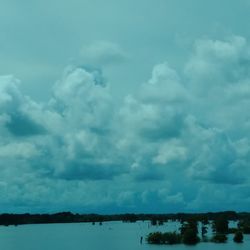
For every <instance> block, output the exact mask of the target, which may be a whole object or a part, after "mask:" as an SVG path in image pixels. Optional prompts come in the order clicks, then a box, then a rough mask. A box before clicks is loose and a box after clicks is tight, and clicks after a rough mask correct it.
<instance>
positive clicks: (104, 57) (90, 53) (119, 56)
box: [81, 41, 128, 66]
mask: <svg viewBox="0 0 250 250" xmlns="http://www.w3.org/2000/svg"><path fill="white" fill-rule="evenodd" d="M81 56H82V60H83V62H84V63H86V64H90V65H99V66H106V65H115V64H117V63H122V62H124V61H125V60H127V58H128V55H127V54H126V53H125V52H124V51H123V49H122V48H121V47H120V46H119V45H118V44H116V43H113V42H109V41H96V42H94V43H91V44H90V45H84V46H83V47H82V49H81Z"/></svg>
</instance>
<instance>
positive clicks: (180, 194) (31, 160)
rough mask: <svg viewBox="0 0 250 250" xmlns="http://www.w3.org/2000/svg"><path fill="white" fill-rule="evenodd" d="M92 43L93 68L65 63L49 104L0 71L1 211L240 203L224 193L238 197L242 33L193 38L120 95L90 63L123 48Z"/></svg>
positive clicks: (244, 178)
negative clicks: (182, 60)
mask: <svg viewBox="0 0 250 250" xmlns="http://www.w3.org/2000/svg"><path fill="white" fill-rule="evenodd" d="M95 46H97V45H95ZM98 46H99V49H97V50H95V49H93V51H97V52H98V53H97V52H96V53H97V54H95V53H94V52H93V51H92V52H91V53H92V54H91V53H90V55H91V56H90V57H92V58H95V59H94V60H93V63H97V66H96V67H95V66H91V67H90V66H72V65H71V66H68V67H67V68H66V69H65V70H64V72H63V74H62V77H61V78H60V79H59V80H58V81H57V82H56V83H55V84H54V86H53V91H52V92H53V93H52V96H51V98H50V100H49V101H48V102H44V103H39V102H37V101H36V100H33V99H32V98H30V97H28V96H26V95H24V94H23V93H22V91H21V90H20V87H19V85H20V84H21V82H20V81H19V80H17V79H15V78H14V77H12V76H2V77H0V90H1V91H0V111H1V113H0V139H1V142H0V157H1V163H0V173H1V179H0V186H1V189H0V197H1V199H2V200H3V204H4V206H5V207H6V209H7V208H8V209H11V206H14V205H15V206H17V207H18V208H19V209H20V211H23V210H25V209H26V208H27V207H32V208H33V209H37V210H41V209H45V208H46V206H47V205H46V204H50V206H51V208H53V209H55V210H56V209H58V208H67V206H68V207H70V208H71V209H75V210H79V209H81V208H82V206H83V204H85V205H86V207H85V208H86V210H87V209H92V210H95V209H97V208H98V207H100V206H101V205H102V206H103V207H105V208H106V209H107V210H109V209H111V208H113V209H116V210H117V211H120V210H122V209H125V208H126V209H135V210H136V209H137V211H167V210H168V211H170V210H171V211H188V210H199V209H203V210H205V209H206V208H211V209H212V210H214V209H223V207H224V209H225V208H226V209H231V208H237V209H239V208H240V205H239V206H236V205H235V202H237V203H239V204H240V201H241V200H244V199H245V201H244V202H242V206H243V207H245V208H247V207H248V205H249V202H250V201H249V198H248V196H249V193H248V192H247V191H246V190H247V187H248V186H249V181H250V180H249V177H248V176H249V167H248V163H249V160H250V140H249V136H250V116H249V112H248V107H249V106H250V100H249V86H250V76H249V73H248V72H249V61H250V54H249V45H248V42H247V40H246V39H245V38H243V37H238V36H233V37H230V38H228V39H225V40H223V41H222V40H209V39H207V40H205V39H203V40H198V41H197V42H196V43H195V45H194V50H193V52H192V54H191V56H190V58H188V60H187V62H186V64H185V67H184V68H183V69H179V70H175V69H173V68H172V67H171V66H170V64H169V63H167V62H163V63H160V64H157V65H155V66H154V67H153V69H152V74H151V77H149V79H148V80H147V81H145V82H144V83H142V84H141V85H140V87H139V88H138V91H136V92H135V93H128V95H127V96H126V97H125V98H124V100H121V101H120V102H119V103H117V102H116V101H114V98H113V95H114V93H112V94H111V90H110V86H109V84H108V82H107V80H105V79H104V77H103V73H102V70H101V68H100V65H101V64H103V65H107V64H108V63H111V62H112V63H116V62H118V61H119V60H120V59H121V57H122V56H121V54H119V53H118V51H119V50H118V49H117V48H116V46H115V45H111V44H108V45H107V44H105V43H104V45H103V44H101V45H100V44H99V45H98ZM98 46H97V47H98ZM90 51H91V50H90ZM111 52H112V53H111ZM118 55H119V56H118ZM116 56H117V57H116ZM118 58H120V59H119V60H118ZM95 60H96V61H95ZM116 60H117V61H116ZM29 190H31V191H30V192H29ZM237 192H239V193H237ZM6 193H11V195H9V197H5V196H4V194H6ZM213 193H214V194H215V195H214V196H213ZM231 193H232V194H233V195H230V199H228V198H227V197H228V196H229V194H231ZM206 194H207V196H206ZM219 202H220V204H221V203H223V206H218V205H216V204H218V203H219ZM67 204H71V205H70V206H69V205H67ZM157 209H158V210H157ZM95 211H96V210H95Z"/></svg>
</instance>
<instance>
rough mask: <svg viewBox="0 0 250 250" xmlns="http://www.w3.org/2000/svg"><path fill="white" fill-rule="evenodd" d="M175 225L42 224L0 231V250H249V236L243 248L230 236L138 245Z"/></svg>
mask: <svg viewBox="0 0 250 250" xmlns="http://www.w3.org/2000/svg"><path fill="white" fill-rule="evenodd" d="M178 227H179V225H178V224H177V223H166V224H164V225H163V226H157V227H155V226H154V227H153V226H150V224H149V223H148V222H137V223H122V222H105V223H103V225H102V226H100V225H99V224H98V223H96V224H95V225H92V224H91V223H73V224H42V225H22V226H17V227H15V226H9V227H0V249H3V250H80V249H83V250H139V249H140V250H142V249H145V250H147V249H148V250H158V249H159V250H162V249H166V248H167V249H173V250H185V249H189V250H190V249H195V250H210V249H216V250H221V249H223V250H237V249H239V250H249V249H250V236H249V235H245V236H244V243H243V244H236V243H234V242H233V241H232V235H230V236H229V240H228V243H226V244H215V243H199V244H198V245H196V246H185V245H182V244H181V245H174V246H166V245H164V246H158V245H148V244H146V242H143V244H140V237H141V236H143V237H144V239H145V236H146V235H147V234H148V233H149V232H152V231H174V230H177V229H178Z"/></svg>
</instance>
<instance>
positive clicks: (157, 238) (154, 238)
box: [146, 232, 163, 244]
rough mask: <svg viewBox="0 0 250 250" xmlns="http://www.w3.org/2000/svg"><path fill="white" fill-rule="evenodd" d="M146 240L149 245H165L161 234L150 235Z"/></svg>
mask: <svg viewBox="0 0 250 250" xmlns="http://www.w3.org/2000/svg"><path fill="white" fill-rule="evenodd" d="M146 240H147V242H148V243H149V244H163V240H162V233H161V232H155V233H150V234H149V235H148V236H147V238H146Z"/></svg>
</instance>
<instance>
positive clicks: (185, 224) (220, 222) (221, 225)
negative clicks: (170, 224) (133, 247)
mask: <svg viewBox="0 0 250 250" xmlns="http://www.w3.org/2000/svg"><path fill="white" fill-rule="evenodd" d="M212 217H213V219H212V218H211V217H210V216H209V213H208V214H203V216H200V215H199V216H197V214H193V215H190V216H189V215H188V216H187V215H185V218H182V219H181V220H179V221H180V222H181V227H180V228H179V230H178V232H172V233H171V232H168V233H161V232H156V233H150V234H149V235H148V237H147V242H148V243H149V244H180V243H183V244H186V245H195V244H197V243H199V242H200V241H202V242H214V243H226V242H227V240H228V236H227V235H228V234H234V238H233V240H234V242H235V243H242V242H243V237H244V236H243V233H249V227H250V220H249V213H235V214H234V216H233V214H232V212H224V213H217V214H212ZM229 220H237V221H239V223H238V226H237V228H229ZM198 223H201V227H200V231H199V230H198ZM208 224H210V225H211V226H212V231H213V235H212V236H211V237H210V238H208V237H207V235H206V234H207V228H208ZM152 225H157V223H155V222H154V223H152ZM199 233H200V234H201V235H200V236H201V238H200V237H199ZM172 238H173V240H172V241H170V240H169V239H172Z"/></svg>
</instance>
